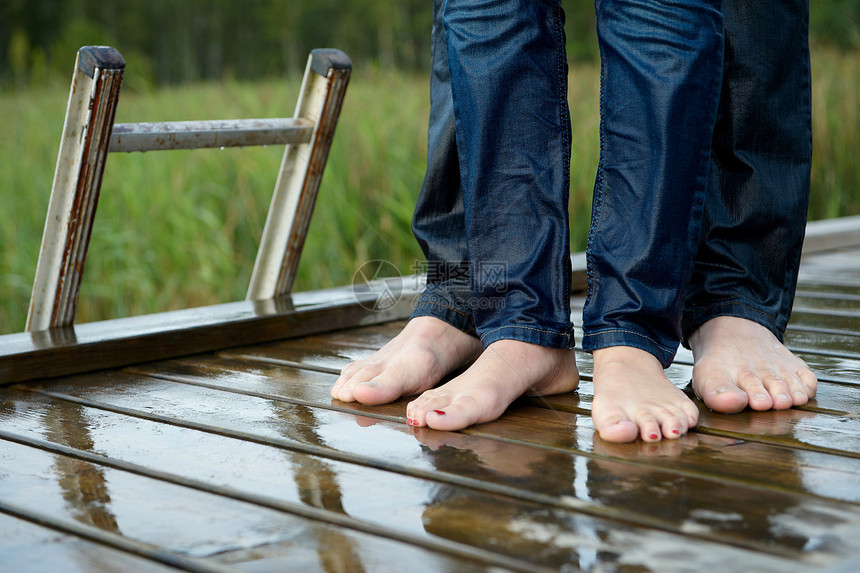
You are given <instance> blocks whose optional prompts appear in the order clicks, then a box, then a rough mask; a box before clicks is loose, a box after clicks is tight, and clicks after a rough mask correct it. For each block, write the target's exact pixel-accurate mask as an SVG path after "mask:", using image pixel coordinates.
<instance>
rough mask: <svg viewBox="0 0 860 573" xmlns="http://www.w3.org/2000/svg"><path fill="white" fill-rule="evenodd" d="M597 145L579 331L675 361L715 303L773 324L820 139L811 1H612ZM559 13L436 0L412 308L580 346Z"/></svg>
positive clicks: (478, 328)
mask: <svg viewBox="0 0 860 573" xmlns="http://www.w3.org/2000/svg"><path fill="white" fill-rule="evenodd" d="M596 10H597V20H598V35H599V41H600V48H601V62H602V65H601V94H600V104H601V135H600V140H601V141H600V144H601V159H600V165H599V166H598V174H597V179H596V183H595V191H594V202H593V213H592V225H591V230H590V233H589V241H588V257H587V258H588V271H589V291H588V296H587V302H586V307H585V312H584V332H585V336H584V339H583V347H584V348H585V349H587V350H595V349H598V348H604V347H607V346H616V345H625V346H634V347H638V348H642V349H644V350H647V351H648V352H651V353H652V354H654V355H655V356H657V357H658V358H659V359H660V361H661V362H662V363H663V364H664V365H668V364H669V363H670V362H671V360H672V358H673V356H674V353H675V351H676V349H677V347H678V344H679V342H680V341H682V339H684V338H685V337H687V336H689V335H690V334H691V333H692V332H693V331H695V330H696V329H697V328H698V327H699V326H701V325H702V324H703V323H704V322H706V321H707V320H709V319H711V318H714V317H715V316H721V315H731V316H740V317H744V318H750V319H752V320H755V321H757V322H759V323H761V324H763V325H765V326H766V327H767V328H769V329H770V330H771V331H772V332H774V333H775V334H776V335H777V336H779V337H781V335H782V332H783V331H784V329H785V326H786V323H787V319H788V314H789V312H790V309H791V304H792V301H793V296H794V288H795V283H796V279H797V267H798V263H799V256H800V247H801V244H802V241H803V232H804V228H805V216H806V208H807V204H808V195H809V167H810V156H811V135H810V134H811V127H810V89H809V52H808V45H807V26H808V4H807V0H787V1H775V0H726V1H724V2H720V1H719V0H710V1H709V0H661V1H658V0H598V1H597V2H596ZM563 21H564V15H563V13H562V11H561V8H560V6H559V4H558V2H556V1H537V2H532V1H528V0H521V1H516V0H490V1H479V0H466V1H459V0H447V1H446V0H436V1H435V2H434V27H433V73H432V76H431V89H430V99H431V112H430V129H429V140H428V143H429V145H428V162H427V174H426V177H425V180H424V185H423V187H422V190H421V193H420V196H419V200H418V205H417V207H416V211H415V216H414V218H413V231H414V233H415V236H416V238H417V239H418V241H419V244H420V245H421V247H422V250H423V251H424V253H425V255H426V257H427V265H428V269H427V270H428V286H427V289H426V291H425V292H424V294H423V295H422V297H421V298H420V300H419V302H418V306H417V308H416V310H415V313H414V314H413V316H435V317H437V318H440V319H442V320H444V321H446V322H448V323H449V324H452V325H454V326H456V327H457V328H459V329H461V330H463V331H466V332H471V333H474V334H476V335H478V336H480V337H481V339H482V341H483V343H484V345H485V346H486V345H488V344H490V343H492V342H494V341H496V340H499V339H503V338H508V339H516V340H523V341H526V342H532V343H536V344H541V345H544V346H549V347H555V348H564V347H568V346H569V345H570V344H571V343H572V336H571V324H570V321H569V314H570V312H569V300H568V296H569V293H568V291H569V285H570V274H569V273H570V267H569V253H568V249H569V247H568V244H569V237H568V218H567V193H568V184H569V183H568V179H569V159H570V122H569V116H568V111H567V101H566V76H567V64H566V60H565V56H564V31H563Z"/></svg>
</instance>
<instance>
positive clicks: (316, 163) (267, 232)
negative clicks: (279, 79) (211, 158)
mask: <svg viewBox="0 0 860 573" xmlns="http://www.w3.org/2000/svg"><path fill="white" fill-rule="evenodd" d="M351 71H352V62H350V60H349V58H348V57H347V56H346V54H344V53H343V52H341V51H340V50H314V51H313V52H311V55H310V57H309V58H308V65H307V68H306V70H305V76H304V81H303V82H302V89H301V94H300V95H299V100H298V103H297V104H296V111H295V115H294V116H295V117H297V118H298V117H302V118H309V119H311V120H312V121H313V122H314V131H313V135H312V136H311V139H310V141H309V142H307V143H302V144H298V145H287V148H286V150H285V151H284V158H283V161H282V162H281V169H280V172H279V173H278V179H277V182H276V183H275V191H274V194H273V196H272V203H271V206H270V207H269V214H268V217H267V218H266V226H265V228H264V230H263V237H262V239H261V240H260V248H259V250H258V251H257V260H256V261H255V263H254V271H253V274H252V275H251V283H250V285H249V286H248V296H247V298H248V300H264V299H269V298H273V297H275V296H278V295H283V294H287V293H289V292H290V291H291V290H292V288H293V283H294V282H295V279H296V270H297V269H298V266H299V258H300V256H301V252H302V247H303V246H304V244H305V236H306V235H307V232H308V226H309V225H310V220H311V215H312V214H313V210H314V204H315V203H316V198H317V193H318V191H319V187H320V181H321V180H322V174H323V170H324V169H325V164H326V160H327V159H328V154H329V150H330V148H331V141H332V138H333V136H334V130H335V127H336V126H337V118H338V115H339V114H340V108H341V105H342V104H343V98H344V95H345V93H346V86H347V84H348V82H349V76H350V73H351Z"/></svg>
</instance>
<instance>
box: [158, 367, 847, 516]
mask: <svg viewBox="0 0 860 573" xmlns="http://www.w3.org/2000/svg"><path fill="white" fill-rule="evenodd" d="M207 365H208V366H207ZM244 368H247V365H244V366H243V365H242V364H241V363H238V362H232V363H231V362H229V361H224V362H220V361H211V362H210V361H209V360H207V361H205V362H203V361H193V362H192V361H181V363H171V365H170V370H169V372H170V373H169V374H168V373H165V370H164V369H161V368H153V369H149V370H147V372H148V373H150V374H155V375H160V376H164V377H165V378H169V379H172V380H178V381H183V382H186V383H189V382H190V383H197V384H206V385H208V386H211V387H214V388H221V389H225V390H232V391H237V392H248V393H251V394H252V395H255V396H260V397H269V398H275V399H277V398H280V399H288V400H291V401H294V402H296V401H301V403H302V404H305V405H308V406H317V407H327V406H328V407H330V408H331V407H334V408H336V409H341V410H346V411H351V412H356V413H361V414H364V415H367V416H374V417H383V418H385V419H387V420H392V421H396V422H399V423H405V410H404V408H405V404H406V402H407V401H408V400H401V401H399V402H397V403H395V404H393V405H390V406H373V407H368V406H362V405H360V404H344V403H340V402H337V401H332V400H331V399H330V397H329V396H328V388H329V387H330V383H331V381H333V379H334V377H333V376H332V375H326V374H323V373H317V372H301V371H297V370H295V369H293V368H285V367H277V366H266V365H260V366H259V367H254V368H253V372H254V373H253V375H251V374H248V373H245V372H243V370H244ZM159 372H160V374H158V373H159ZM588 386H589V385H588V383H584V384H583V387H584V388H583V389H582V390H583V391H587V390H588ZM532 403H536V404H542V405H544V406H546V407H550V408H558V409H560V410H562V411H563V412H560V413H552V414H547V413H544V414H542V415H544V416H549V417H552V419H553V420H556V422H555V423H553V425H552V427H551V428H548V429H547V430H546V432H545V433H541V432H537V431H535V432H534V433H533V434H532V435H533V436H534V438H533V439H529V440H528V442H529V443H536V444H539V445H542V446H547V445H550V444H551V445H552V447H554V448H561V449H563V450H565V451H567V450H570V451H581V452H591V442H592V441H593V438H594V436H593V430H592V427H591V421H590V419H588V418H587V415H588V411H589V410H588V405H589V404H590V396H583V395H582V394H566V395H563V396H554V397H546V398H539V399H535V400H533V401H532ZM564 411H566V412H574V413H576V412H578V413H579V414H581V415H582V419H581V418H578V417H576V416H575V415H574V416H573V417H571V415H567V414H566V413H565V412H564ZM506 419H507V418H506ZM562 422H563V423H564V424H565V427H564V429H561V428H559V427H558V424H559V423H562ZM568 428H575V429H576V432H575V433H571V431H570V430H569V429H568ZM582 428H585V429H584V430H582V433H580V429H582ZM527 431H528V430H527ZM467 432H469V431H467ZM535 440H537V442H535ZM705 441H706V442H708V443H710V441H709V440H708V439H706V440H705ZM736 442H737V439H736V438H729V439H728V441H727V442H725V443H724V445H725V444H729V445H736ZM668 443H669V444H672V442H668ZM721 443H722V442H721ZM666 447H672V446H671V445H670V446H666ZM709 447H710V446H709ZM744 449H745V448H736V449H735V450H734V451H737V452H739V451H743V450H744ZM756 452H757V453H756V455H760V453H761V452H760V450H756ZM712 453H713V452H712ZM709 455H712V454H709ZM773 457H774V458H779V457H780V454H779V451H776V453H775V454H773ZM813 457H814V456H813ZM760 459H761V458H759V457H755V456H753V457H752V458H751V459H750V460H748V464H747V465H749V466H755V465H760ZM818 459H820V460H830V463H832V464H833V467H830V466H827V465H825V466H823V467H820V468H819V467H815V469H810V468H807V470H809V471H810V472H812V473H814V474H815V473H816V472H820V474H821V475H828V473H829V472H830V470H831V469H836V470H839V469H840V468H844V466H845V464H848V467H851V468H857V469H860V462H858V460H851V459H849V461H847V462H846V461H845V460H844V459H842V458H841V457H835V456H824V457H820V456H819V457H818ZM723 465H724V464H723V463H722V462H721V461H720V460H719V459H714V460H712V466H713V467H710V468H707V467H706V468H703V470H702V474H703V475H704V474H707V472H708V471H713V472H716V475H734V476H735V479H740V480H746V479H747V476H754V479H755V480H758V481H760V482H761V483H776V484H777V485H776V487H780V488H783V487H786V484H784V483H781V482H779V481H778V480H779V479H780V477H779V476H780V472H779V471H772V469H771V468H763V469H759V470H758V471H756V472H755V473H753V474H748V473H742V474H737V473H734V470H733V469H732V468H731V467H729V468H725V467H723ZM744 471H745V472H748V471H750V468H749V467H747V468H744ZM726 472H728V474H726ZM788 473H791V472H788ZM773 480H777V482H773ZM843 483H844V482H843ZM834 485H835V484H834ZM840 495H842V496H844V495H847V494H845V493H844V492H843V493H842V494H840ZM852 495H853V496H854V497H853V498H852V499H858V496H860V489H858V491H857V492H856V493H854V494H852Z"/></svg>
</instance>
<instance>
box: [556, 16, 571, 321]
mask: <svg viewBox="0 0 860 573" xmlns="http://www.w3.org/2000/svg"><path fill="white" fill-rule="evenodd" d="M563 14H564V8H563V7H562V5H561V1H560V0H559V2H558V3H557V4H556V8H555V12H554V24H555V36H556V46H555V49H556V65H557V67H558V69H557V73H558V78H557V79H558V94H557V97H558V107H559V119H560V123H561V148H562V162H563V173H562V177H563V183H564V184H563V186H562V195H563V199H564V203H563V204H564V205H568V204H569V202H570V148H571V138H572V135H571V133H570V132H571V125H570V110H569V108H568V107H567V106H568V103H567V90H568V86H567V59H566V58H567V55H566V53H565V48H564V46H565V43H566V39H565V34H564V18H563ZM565 222H566V223H565V227H566V228H565V236H566V237H570V220H569V218H568V217H567V216H565ZM564 252H565V258H564V259H563V260H562V261H561V264H562V269H561V271H562V272H561V276H562V297H563V301H562V306H563V308H564V311H565V315H566V316H570V296H569V293H570V281H571V277H570V275H571V269H570V240H569V239H568V240H567V241H566V243H565V247H564ZM565 265H566V266H567V269H565V268H564V266H565Z"/></svg>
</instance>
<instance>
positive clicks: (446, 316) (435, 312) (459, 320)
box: [409, 302, 478, 337]
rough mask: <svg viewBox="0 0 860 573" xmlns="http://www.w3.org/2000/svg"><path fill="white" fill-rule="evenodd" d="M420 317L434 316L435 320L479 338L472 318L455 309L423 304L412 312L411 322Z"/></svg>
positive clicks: (437, 304) (429, 303)
mask: <svg viewBox="0 0 860 573" xmlns="http://www.w3.org/2000/svg"><path fill="white" fill-rule="evenodd" d="M419 316H432V317H433V318H438V319H439V320H441V321H442V322H447V323H448V324H450V325H451V326H453V327H454V328H456V329H457V330H461V331H463V332H465V333H466V334H470V335H472V336H475V337H477V336H478V333H477V332H476V331H475V323H474V321H473V320H472V317H471V316H469V315H466V314H464V313H463V312H461V311H459V310H457V309H455V308H451V307H448V306H445V305H443V304H439V303H438V302H422V303H420V304H418V305H417V306H416V307H415V310H413V311H412V315H411V316H410V317H409V320H412V319H413V318H418V317H419Z"/></svg>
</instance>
